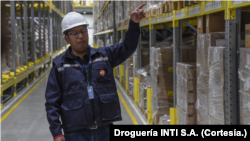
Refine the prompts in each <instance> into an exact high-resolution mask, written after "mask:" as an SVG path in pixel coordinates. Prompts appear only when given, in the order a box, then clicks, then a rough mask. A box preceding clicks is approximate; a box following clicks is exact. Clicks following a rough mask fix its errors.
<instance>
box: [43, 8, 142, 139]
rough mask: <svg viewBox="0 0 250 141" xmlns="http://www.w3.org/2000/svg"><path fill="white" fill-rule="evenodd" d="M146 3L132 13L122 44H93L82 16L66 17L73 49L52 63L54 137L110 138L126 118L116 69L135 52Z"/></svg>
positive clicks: (49, 100) (49, 98) (49, 97)
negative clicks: (112, 127)
mask: <svg viewBox="0 0 250 141" xmlns="http://www.w3.org/2000/svg"><path fill="white" fill-rule="evenodd" d="M144 5H145V4H142V5H140V6H139V7H138V8H137V9H135V10H134V12H132V14H131V16H130V23H129V28H128V32H127V33H126V36H125V39H124V41H123V42H122V43H119V44H115V45H112V46H109V47H100V48H98V49H94V48H92V47H90V46H89V45H88V30H87V26H88V23H87V21H86V20H85V18H84V17H83V16H82V15H81V14H79V13H76V12H70V13H68V14H67V15H66V16H65V17H64V18H63V20H62V32H63V33H64V34H65V40H66V41H67V43H68V44H70V47H69V48H68V49H67V50H66V53H65V54H64V55H63V56H62V57H60V58H59V59H57V60H55V61H54V62H53V67H52V69H51V72H50V75H49V79H48V83H47V89H46V93H45V98H46V103H45V106H46V111H47V118H48V122H49V124H50V127H49V128H50V131H51V133H52V136H53V137H54V141H65V139H66V141H85V140H86V141H87V140H96V141H100V140H102V141H107V140H109V135H110V133H109V127H110V125H111V124H112V122H114V121H119V120H122V117H121V109H120V103H119V99H118V95H117V89H116V85H115V80H114V76H113V68H114V67H116V66H117V65H119V64H121V63H122V62H124V61H125V60H126V59H127V58H129V57H130V56H131V55H132V54H133V53H134V52H135V50H136V47H137V44H138V39H139V35H140V27H139V22H140V21H141V20H142V19H143V18H145V13H144V12H143V10H142V7H143V6H144ZM60 117H61V121H62V125H61V121H60ZM61 128H63V131H64V135H63V134H62V130H61Z"/></svg>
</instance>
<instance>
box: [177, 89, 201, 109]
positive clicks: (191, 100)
mask: <svg viewBox="0 0 250 141" xmlns="http://www.w3.org/2000/svg"><path fill="white" fill-rule="evenodd" d="M178 89H180V88H178ZM195 103H196V91H195V89H194V90H188V89H185V88H184V90H183V92H180V91H178V92H177V105H178V106H179V107H180V108H182V109H183V110H184V111H185V112H187V113H189V114H194V113H196V107H195Z"/></svg>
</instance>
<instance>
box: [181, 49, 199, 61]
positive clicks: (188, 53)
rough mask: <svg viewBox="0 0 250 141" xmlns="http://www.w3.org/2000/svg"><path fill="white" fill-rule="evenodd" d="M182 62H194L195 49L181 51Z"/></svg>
mask: <svg viewBox="0 0 250 141" xmlns="http://www.w3.org/2000/svg"><path fill="white" fill-rule="evenodd" d="M182 62H196V48H194V49H182Z"/></svg>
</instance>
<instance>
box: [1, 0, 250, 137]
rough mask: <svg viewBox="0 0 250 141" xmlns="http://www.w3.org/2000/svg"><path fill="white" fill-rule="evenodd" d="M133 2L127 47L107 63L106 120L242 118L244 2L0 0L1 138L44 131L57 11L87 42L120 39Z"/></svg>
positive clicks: (249, 84) (249, 34) (246, 89)
mask: <svg viewBox="0 0 250 141" xmlns="http://www.w3.org/2000/svg"><path fill="white" fill-rule="evenodd" d="M142 3H146V5H145V6H144V7H143V10H144V12H145V13H146V18H144V19H143V20H142V21H141V22H140V24H139V25H140V29H141V34H140V39H139V43H138V45H137V50H136V52H135V53H134V54H133V55H132V56H130V57H129V58H128V59H127V60H126V61H124V62H123V63H122V64H120V65H119V66H117V67H115V68H113V73H114V76H115V80H116V86H117V92H118V96H119V98H120V104H121V109H122V117H123V120H122V121H119V122H115V123H114V124H134V125H137V124H145V125H151V124H153V125H204V124H212V125H214V124H216V125H217V124H219V125H232V124H237V125H239V124H244V125H250V66H249V65H250V18H249V14H250V12H249V11H250V1H236V0H234V1H193V0H189V1H168V0H164V1H129V0H126V1H95V0H94V1H93V0H74V1H73V0H72V1H46V0H44V1H1V127H2V128H1V136H2V137H1V139H3V140H6V141H8V140H18V138H19V136H20V135H21V136H22V138H23V140H25V141H26V140H32V139H34V138H35V137H38V138H39V139H40V138H41V139H42V140H50V139H51V136H50V133H49V125H48V122H47V119H46V112H45V106H44V104H45V89H46V84H47V79H48V74H49V72H50V68H51V66H52V62H53V61H54V60H55V59H58V58H59V57H61V56H62V55H63V54H64V53H65V51H66V49H67V48H68V47H69V44H67V43H66V41H65V40H64V35H63V34H62V33H61V21H62V19H63V17H64V16H65V15H66V14H67V13H69V12H72V11H75V12H78V13H80V14H82V15H83V16H84V17H85V18H86V20H87V22H88V23H89V26H88V34H89V45H90V46H92V47H94V48H96V49H97V48H99V47H108V46H110V45H113V44H117V43H121V42H122V41H123V40H124V38H125V35H126V32H127V30H128V27H129V25H128V24H129V18H130V15H131V12H133V10H134V9H136V8H137V7H138V6H139V5H141V4H142ZM37 128H39V129H37ZM44 136H46V138H44Z"/></svg>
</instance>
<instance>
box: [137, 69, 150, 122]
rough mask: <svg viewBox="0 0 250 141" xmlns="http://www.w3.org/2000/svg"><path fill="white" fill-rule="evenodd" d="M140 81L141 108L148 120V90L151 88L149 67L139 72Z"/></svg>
mask: <svg viewBox="0 0 250 141" xmlns="http://www.w3.org/2000/svg"><path fill="white" fill-rule="evenodd" d="M136 74H137V78H138V81H139V84H138V85H139V86H138V87H139V104H138V106H139V108H140V110H141V112H142V113H143V114H144V115H145V117H146V118H147V88H148V87H150V76H149V65H147V66H145V67H143V68H141V69H139V70H138V71H137V73H136Z"/></svg>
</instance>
